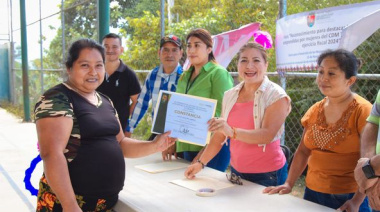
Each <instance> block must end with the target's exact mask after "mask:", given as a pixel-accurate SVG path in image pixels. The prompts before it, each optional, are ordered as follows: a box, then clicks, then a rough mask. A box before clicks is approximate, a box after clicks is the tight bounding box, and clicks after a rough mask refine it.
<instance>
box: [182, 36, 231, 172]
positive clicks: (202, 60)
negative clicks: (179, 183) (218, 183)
mask: <svg viewBox="0 0 380 212" xmlns="http://www.w3.org/2000/svg"><path fill="white" fill-rule="evenodd" d="M186 42H187V48H186V53H187V58H188V60H189V61H190V63H191V66H190V68H189V70H187V71H185V72H184V73H183V74H182V76H181V78H180V79H179V81H178V85H177V92H178V93H184V94H189V95H193V96H200V97H205V98H210V99H216V100H218V103H217V107H216V112H215V116H216V117H219V116H220V113H221V106H222V104H221V103H222V98H223V94H224V92H225V91H227V90H228V89H230V88H232V87H233V79H232V77H231V75H230V74H229V73H228V71H227V70H226V69H225V68H223V67H222V66H220V65H218V64H217V63H216V60H215V57H214V54H213V52H212V47H213V42H212V38H211V34H210V32H208V31H207V30H205V29H194V30H192V31H191V32H190V33H189V34H188V35H187V38H186ZM202 148H203V147H201V146H197V145H192V144H187V143H182V142H177V152H183V157H184V159H185V160H188V161H193V162H195V161H196V160H197V159H198V157H197V155H198V153H199V151H201V150H202ZM199 155H200V154H199ZM229 162H230V152H229V148H228V146H227V145H223V146H221V151H220V152H219V154H217V155H216V156H215V157H214V159H213V160H212V161H210V162H209V163H208V165H207V166H208V167H211V168H214V169H217V170H219V171H225V170H226V168H227V166H228V164H229Z"/></svg>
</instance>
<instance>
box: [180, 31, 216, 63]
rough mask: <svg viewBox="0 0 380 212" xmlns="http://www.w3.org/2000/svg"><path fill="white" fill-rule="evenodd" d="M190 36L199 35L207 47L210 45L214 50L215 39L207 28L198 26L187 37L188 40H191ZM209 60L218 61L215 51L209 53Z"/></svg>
mask: <svg viewBox="0 0 380 212" xmlns="http://www.w3.org/2000/svg"><path fill="white" fill-rule="evenodd" d="M190 37H197V38H199V39H200V40H201V41H202V42H203V43H205V44H206V46H207V47H210V48H211V50H212V47H213V41H212V37H211V33H210V32H209V31H207V30H206V29H202V28H197V29H193V30H192V31H191V32H190V33H189V34H188V35H187V37H186V42H188V41H189V38H190ZM208 61H213V62H216V59H215V56H214V52H213V51H211V52H210V54H208Z"/></svg>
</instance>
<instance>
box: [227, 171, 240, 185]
mask: <svg viewBox="0 0 380 212" xmlns="http://www.w3.org/2000/svg"><path fill="white" fill-rule="evenodd" d="M226 177H227V180H229V181H230V182H231V183H233V184H237V185H243V182H242V181H241V177H240V176H237V175H236V174H235V173H231V174H230V175H229V174H226Z"/></svg>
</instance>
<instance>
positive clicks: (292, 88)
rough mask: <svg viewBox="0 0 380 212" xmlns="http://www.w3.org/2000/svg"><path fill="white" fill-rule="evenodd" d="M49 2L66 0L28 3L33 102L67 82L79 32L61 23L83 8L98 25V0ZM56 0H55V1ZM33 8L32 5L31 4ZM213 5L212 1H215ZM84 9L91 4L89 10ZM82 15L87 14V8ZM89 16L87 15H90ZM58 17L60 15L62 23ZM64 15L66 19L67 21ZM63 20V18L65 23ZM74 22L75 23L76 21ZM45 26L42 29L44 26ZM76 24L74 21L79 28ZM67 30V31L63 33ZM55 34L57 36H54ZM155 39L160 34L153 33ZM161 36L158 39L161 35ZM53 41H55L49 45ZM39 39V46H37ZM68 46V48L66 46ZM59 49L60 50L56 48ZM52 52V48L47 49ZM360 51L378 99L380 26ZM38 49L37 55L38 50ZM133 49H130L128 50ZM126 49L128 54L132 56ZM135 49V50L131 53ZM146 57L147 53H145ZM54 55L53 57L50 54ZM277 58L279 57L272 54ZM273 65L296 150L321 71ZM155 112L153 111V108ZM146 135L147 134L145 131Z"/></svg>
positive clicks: (15, 40)
mask: <svg viewBox="0 0 380 212" xmlns="http://www.w3.org/2000/svg"><path fill="white" fill-rule="evenodd" d="M10 2H13V3H14V5H13V7H12V8H11V9H12V11H13V15H12V18H14V20H18V19H17V18H16V16H17V15H18V13H17V12H16V10H17V9H18V8H19V6H18V5H17V4H16V3H17V1H10ZM47 2H49V4H55V5H60V3H61V2H62V1H61V0H49V1H42V4H41V0H30V1H27V4H29V5H33V4H34V5H40V16H39V17H36V15H35V14H32V13H27V20H29V21H28V29H27V30H28V32H31V31H32V30H33V28H37V29H36V30H35V31H36V32H38V33H37V34H39V35H37V36H35V35H34V34H28V46H29V45H30V46H29V48H28V49H29V51H28V55H30V56H29V59H30V60H32V62H30V64H29V67H30V68H29V86H30V87H29V92H30V102H31V106H33V104H34V103H35V102H36V101H37V99H38V98H39V96H40V95H41V93H42V92H43V91H44V90H46V89H47V88H50V87H52V86H53V85H55V84H57V83H59V82H62V81H63V76H62V73H63V72H64V70H63V69H62V67H63V65H62V64H63V63H62V61H63V56H62V55H64V50H65V49H67V46H69V44H70V43H69V40H75V38H73V37H67V33H68V32H70V30H71V29H70V28H66V29H65V28H59V27H56V26H57V24H58V25H60V24H62V25H63V26H65V25H66V26H67V24H65V21H66V22H70V21H71V22H74V20H71V19H70V17H77V16H75V15H73V14H75V13H81V12H85V14H83V20H76V21H75V22H76V24H77V25H78V24H83V26H85V25H88V24H90V25H91V24H92V25H96V8H95V7H94V6H93V5H94V2H96V1H94V0H83V1H77V2H78V3H77V4H76V5H74V6H70V7H66V8H64V9H63V10H64V11H65V16H62V14H61V11H62V9H60V8H59V7H56V8H55V9H56V10H51V7H48V5H47ZM51 2H55V3H51ZM27 7H28V8H29V6H28V5H27ZM210 7H211V6H210ZM83 8H86V9H85V10H83ZM81 15H82V13H81ZM85 16H87V18H85ZM53 19H54V20H59V19H61V20H59V22H58V23H56V21H55V22H54V21H53ZM62 20H63V21H62ZM60 21H62V22H60ZM71 22H70V23H71ZM17 24H18V23H17V22H15V23H13V25H12V26H11V31H12V36H11V37H12V39H11V41H10V42H11V48H12V49H13V53H12V63H13V64H12V65H11V67H13V69H12V79H11V80H12V82H13V90H12V94H13V95H12V96H13V99H14V100H13V101H14V102H16V103H18V104H22V100H23V92H22V86H23V83H22V71H21V68H20V48H19V46H20V38H19V34H18V33H19V31H18V30H19V26H18V25H17ZM39 27H41V29H38V28H39ZM74 27H75V26H73V28H74ZM90 28H91V29H93V32H87V33H88V34H89V36H88V37H91V38H96V36H97V35H96V28H94V27H90ZM61 31H63V32H61ZM59 33H62V35H65V36H62V37H61V38H59V37H57V36H56V35H57V34H59ZM70 33H71V35H73V34H74V35H77V36H79V35H81V36H83V35H82V34H80V32H75V33H77V34H75V33H74V32H70ZM53 38H54V39H53ZM153 39H154V38H153ZM157 40H158V39H157ZM48 43H50V45H49V46H48ZM36 44H37V45H36ZM123 44H124V45H123V46H124V47H126V46H127V45H128V44H126V42H123ZM57 46H60V47H59V48H57V49H55V47H57ZM62 47H64V48H62ZM150 48H153V50H152V51H154V52H155V55H156V52H157V45H156V46H151V47H150ZM36 49H37V50H38V51H37V53H35V52H36V51H35V50H36ZM47 49H49V54H48V55H45V54H43V53H41V52H44V51H46V50H47ZM55 50H56V52H55ZM126 52H128V49H127V48H126ZM273 52H274V51H273V50H271V53H272V54H273ZM45 53H46V52H45ZM354 53H355V54H356V55H357V56H358V57H359V58H362V59H363V62H364V63H363V66H362V68H361V69H360V71H359V76H358V80H357V83H356V84H355V85H354V86H353V89H354V91H355V92H357V93H358V94H359V95H361V96H363V97H364V98H366V99H368V100H369V101H371V102H373V101H374V99H375V97H376V94H377V91H378V89H379V88H380V86H379V84H380V59H379V58H380V31H379V30H378V31H377V32H375V33H374V34H373V35H372V36H371V37H370V38H368V39H367V41H366V42H364V43H363V44H362V45H360V46H359V47H358V48H357V49H356V50H355V51H354ZM36 54H37V55H36ZM127 54H129V53H127ZM127 54H126V55H127ZM131 54H132V53H131ZM145 56H146V55H145ZM47 57H48V58H47ZM54 57H57V58H58V57H59V58H60V59H59V60H58V61H60V62H59V63H57V62H55V63H54V61H53V60H51V58H54ZM272 58H273V56H272ZM235 63H236V62H235V60H233V61H232V63H231V65H230V66H229V67H228V69H229V70H230V71H236V65H234V64H235ZM270 63H271V64H270V68H269V73H268V76H269V78H270V79H271V80H272V81H274V82H276V83H278V84H280V85H281V86H283V87H286V92H287V93H288V94H289V96H290V97H291V99H292V112H291V114H290V115H289V116H288V118H287V120H286V131H285V138H284V141H285V144H286V145H287V146H288V147H289V148H290V149H291V150H292V152H294V151H295V149H296V148H297V146H298V143H299V142H300V139H301V136H302V131H303V129H302V126H301V124H300V120H301V118H302V116H303V115H304V114H305V112H306V111H307V110H308V108H309V107H310V106H311V105H313V104H314V103H315V102H317V101H319V100H321V99H322V98H323V96H322V94H321V93H320V92H319V90H318V88H317V86H316V84H315V83H314V81H315V77H316V73H315V72H308V73H300V72H296V73H285V74H284V75H283V76H280V75H278V74H277V72H275V69H276V67H275V65H274V60H270ZM144 65H145V66H147V67H151V68H153V67H155V66H157V65H159V61H158V59H157V60H155V61H153V62H150V63H149V64H144ZM141 69H146V68H141V67H135V70H136V72H137V75H138V77H139V79H140V81H141V84H142V83H143V80H144V79H145V76H146V74H147V73H148V72H149V71H150V70H145V71H142V70H141ZM232 75H233V76H234V78H235V79H236V80H235V82H237V81H238V80H237V73H232ZM147 114H150V113H147ZM139 127H140V128H141V130H138V129H136V131H135V132H140V134H144V133H145V132H147V131H149V128H150V119H148V118H146V119H145V121H143V123H141V124H140V125H139ZM141 136H142V135H141Z"/></svg>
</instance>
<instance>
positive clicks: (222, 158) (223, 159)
mask: <svg viewBox="0 0 380 212" xmlns="http://www.w3.org/2000/svg"><path fill="white" fill-rule="evenodd" d="M228 143H229V140H228ZM197 154H198V152H183V158H184V159H185V160H187V161H190V162H191V161H193V159H194V158H195V157H196V156H197ZM229 164H230V146H229V144H228V146H227V145H225V144H224V145H223V147H222V149H221V150H220V151H219V153H218V154H217V155H215V157H214V158H213V159H212V160H211V161H210V162H208V163H207V167H210V168H213V169H216V170H218V171H221V172H225V171H226V169H227V167H228V165H229Z"/></svg>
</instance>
